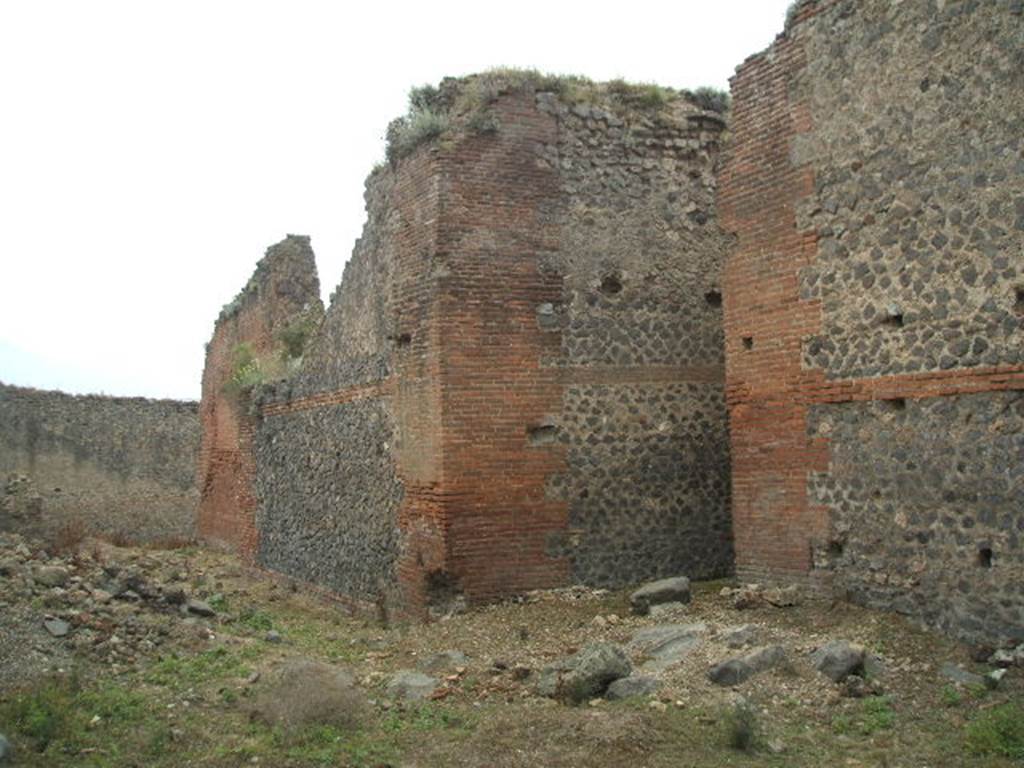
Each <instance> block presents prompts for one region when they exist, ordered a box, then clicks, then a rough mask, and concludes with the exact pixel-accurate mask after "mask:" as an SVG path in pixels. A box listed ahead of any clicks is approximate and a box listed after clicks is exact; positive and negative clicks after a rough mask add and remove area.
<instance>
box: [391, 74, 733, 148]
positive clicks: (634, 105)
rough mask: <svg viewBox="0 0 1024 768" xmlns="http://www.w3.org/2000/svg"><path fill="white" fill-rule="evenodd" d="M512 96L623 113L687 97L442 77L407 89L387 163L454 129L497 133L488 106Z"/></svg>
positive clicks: (616, 84) (628, 86)
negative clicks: (612, 107) (610, 106)
mask: <svg viewBox="0 0 1024 768" xmlns="http://www.w3.org/2000/svg"><path fill="white" fill-rule="evenodd" d="M703 90H704V89H702V91H703ZM708 90H709V91H710V89H708ZM515 92H532V93H552V94H554V95H555V96H557V97H558V99H559V100H561V101H562V102H564V103H566V104H573V105H575V104H599V103H602V102H612V103H614V104H617V105H619V106H620V107H623V108H625V109H628V110H632V111H635V112H648V113H650V112H658V111H660V110H663V109H665V108H666V107H667V106H668V105H669V104H670V103H671V102H672V101H674V100H676V99H678V98H679V97H680V96H685V95H687V94H686V93H685V92H682V91H677V90H674V89H672V88H667V87H664V86H660V85H656V84H654V83H628V82H626V81H625V80H622V79H617V80H613V81H611V82H610V83H607V84H600V83H595V82H593V81H592V80H590V79H588V78H586V77H582V76H580V75H555V74H548V73H544V72H539V71H537V70H535V69H516V68H509V67H498V68H495V69H490V70H487V71H486V72H481V73H480V74H477V75H471V76H469V77H465V78H460V79H456V78H446V79H445V80H443V81H442V82H441V84H440V86H433V85H423V86H420V87H417V88H413V89H412V90H411V91H409V104H408V109H407V111H406V114H405V115H403V116H402V117H399V118H398V119H396V120H393V121H392V122H391V124H390V125H389V126H388V129H387V149H386V154H387V160H388V162H389V163H390V164H391V165H392V166H394V164H395V163H397V162H398V160H400V159H401V158H403V157H406V156H407V155H409V154H410V153H411V152H412V151H413V150H415V149H416V148H417V147H418V146H420V145H422V144H424V143H426V142H428V141H431V140H432V139H435V138H437V137H439V136H441V135H442V134H444V133H446V132H448V131H451V130H453V129H454V128H455V127H456V126H459V127H463V128H465V129H466V130H468V131H469V132H471V133H477V134H479V133H492V132H494V131H497V130H499V129H500V125H499V124H498V122H497V120H496V118H495V117H494V116H493V115H491V114H489V113H488V107H489V105H491V104H493V103H494V102H495V101H496V100H497V99H498V97H500V96H502V95H503V94H506V93H515ZM691 98H700V99H704V100H705V101H706V102H707V103H713V104H715V105H720V104H721V103H722V95H721V94H720V93H718V95H715V96H711V95H709V94H705V95H704V96H700V97H691ZM725 98H726V99H727V98H728V97H727V96H726V97H725ZM694 103H697V102H696V101H695V102H694Z"/></svg>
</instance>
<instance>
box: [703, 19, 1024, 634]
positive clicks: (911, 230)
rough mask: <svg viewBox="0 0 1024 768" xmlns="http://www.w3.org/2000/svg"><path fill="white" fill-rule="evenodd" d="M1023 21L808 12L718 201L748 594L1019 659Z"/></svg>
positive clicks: (749, 83)
mask: <svg viewBox="0 0 1024 768" xmlns="http://www.w3.org/2000/svg"><path fill="white" fill-rule="evenodd" d="M1021 12H1022V8H1021V4H1020V3H1019V2H1012V1H1008V0H990V1H989V2H978V1H977V0H969V1H965V2H939V1H938V0H910V1H908V2H902V3H892V2H888V1H887V0H862V1H860V2H851V1H850V0H841V1H840V2H824V0H822V1H820V2H813V1H811V0H808V1H806V2H803V3H801V4H800V5H799V6H798V7H797V8H796V9H795V12H794V15H793V20H792V22H791V24H790V25H789V26H788V28H787V30H786V33H785V34H784V35H782V36H780V38H779V39H778V40H777V41H776V43H775V44H774V45H773V46H772V47H771V49H769V51H767V52H765V53H763V54H760V55H758V56H755V57H752V58H751V59H749V60H748V61H747V62H745V63H744V64H743V65H742V66H741V67H740V68H739V70H738V72H737V75H736V77H735V78H734V80H733V97H734V106H733V116H732V121H731V126H730V127H731V129H732V131H733V134H734V135H733V140H732V144H731V149H730V152H729V159H728V161H727V163H726V164H725V168H724V171H723V174H722V189H721V196H720V213H721V220H722V222H723V226H724V227H725V228H726V229H728V230H730V231H732V232H735V233H736V235H737V236H738V241H737V247H736V249H735V250H734V252H733V253H732V255H731V256H730V258H729V260H728V262H727V267H726V276H725V328H726V349H727V359H728V363H727V391H728V400H729V405H730V416H731V424H732V457H733V472H734V475H733V493H734V506H733V509H734V526H735V531H736V551H737V570H738V572H739V573H740V574H743V575H750V576H758V577H762V576H765V575H770V576H773V577H779V576H785V575H788V576H793V577H810V578H811V580H812V581H815V582H819V583H822V584H830V585H831V586H832V588H834V589H836V590H838V591H840V592H841V593H845V594H846V595H848V596H850V597H852V598H853V599H856V600H858V601H861V602H864V603H867V604H870V605H875V606H881V607H888V608H893V609H896V610H898V611H900V612H903V613H907V614H910V615H913V616H916V617H919V618H921V619H923V620H925V621H926V622H927V623H929V624H931V625H933V626H936V627H939V628H942V629H943V630H945V631H947V632H950V633H953V634H957V635H960V636H962V637H965V638H968V639H979V638H986V639H989V640H992V639H995V640H1015V641H1018V642H1019V641H1020V640H1022V639H1024V593H1022V592H1021V591H1020V589H1019V585H1020V584H1021V580H1022V578H1024V548H1022V541H1021V538H1022V536H1024V394H1022V392H1021V390H1024V154H1022V150H1024V147H1022V135H1021V130H1020V126H1021V122H1022V118H1024V88H1022V87H1021V86H1022V85H1024V80H1022V72H1024V18H1022V15H1021Z"/></svg>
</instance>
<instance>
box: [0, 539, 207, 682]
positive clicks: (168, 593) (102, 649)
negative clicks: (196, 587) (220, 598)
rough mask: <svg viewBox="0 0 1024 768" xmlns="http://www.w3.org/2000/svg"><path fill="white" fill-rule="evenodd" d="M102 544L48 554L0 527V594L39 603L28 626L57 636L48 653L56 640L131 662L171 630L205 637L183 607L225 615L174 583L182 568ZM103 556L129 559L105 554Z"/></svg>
mask: <svg viewBox="0 0 1024 768" xmlns="http://www.w3.org/2000/svg"><path fill="white" fill-rule="evenodd" d="M105 551H106V552H107V553H108V554H107V555H102V556H98V555H99V553H100V552H101V549H100V547H99V545H97V548H96V549H95V551H94V552H93V554H92V555H88V554H76V555H69V556H66V557H60V556H54V555H49V554H47V552H46V551H45V550H43V549H35V548H30V547H29V546H28V545H27V544H26V542H25V540H24V539H23V538H22V537H21V536H20V535H18V534H13V533H0V578H2V579H3V580H4V581H3V584H2V586H0V596H2V597H3V599H4V600H5V601H10V602H11V604H12V606H18V607H19V610H26V609H28V608H29V606H31V605H36V604H39V605H41V607H42V610H40V611H39V614H41V615H38V618H37V619H36V621H37V622H38V623H36V624H34V626H35V627H37V628H38V631H39V632H40V633H43V634H45V636H46V637H48V638H52V639H53V640H55V641H58V643H57V644H56V645H54V646H53V647H52V648H50V649H49V650H47V651H46V653H47V654H49V655H53V654H54V653H56V652H57V651H58V649H59V648H61V647H63V648H66V649H67V650H71V651H74V652H77V653H84V654H87V655H90V656H92V657H95V658H97V659H99V660H103V661H107V662H112V663H115V662H132V661H135V660H136V659H137V658H138V657H139V656H140V655H141V654H144V653H150V652H153V651H154V650H156V649H157V648H158V647H159V646H161V645H163V644H164V643H165V642H166V640H167V639H168V637H169V636H170V635H171V634H172V632H176V631H179V632H196V631H198V632H199V636H200V637H202V636H209V634H210V630H209V629H208V627H206V626H204V625H203V624H197V623H196V621H197V620H196V619H195V618H192V619H189V618H184V617H183V615H182V613H181V612H180V611H181V609H182V608H183V607H184V608H185V610H186V611H187V612H188V614H189V615H191V616H197V615H198V616H199V617H201V618H203V619H221V618H224V617H218V615H217V613H216V611H214V610H213V609H212V608H211V607H210V606H209V605H208V604H207V603H204V602H203V601H201V600H199V599H196V598H193V599H191V600H190V599H188V597H187V596H186V594H185V591H184V589H183V588H182V585H181V584H178V583H174V582H177V581H180V580H182V579H183V577H182V576H181V574H180V573H173V574H163V573H162V572H161V569H162V568H163V565H162V563H161V562H160V561H159V560H158V559H157V558H154V557H151V556H149V555H146V554H138V553H131V552H128V553H126V552H123V551H120V550H117V549H116V548H111V547H108V548H107V550H105ZM110 553H113V554H110ZM107 556H110V557H112V558H113V557H124V558H126V559H129V558H130V559H132V560H133V562H130V563H121V562H116V561H113V560H111V561H105V558H106V557H107ZM197 609H198V610H197ZM22 655H23V654H22ZM6 663H13V661H10V660H9V661H7V662H6Z"/></svg>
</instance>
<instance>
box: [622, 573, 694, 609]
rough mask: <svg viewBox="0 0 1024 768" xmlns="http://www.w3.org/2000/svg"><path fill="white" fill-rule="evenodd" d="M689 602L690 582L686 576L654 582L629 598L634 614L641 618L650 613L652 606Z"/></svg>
mask: <svg viewBox="0 0 1024 768" xmlns="http://www.w3.org/2000/svg"><path fill="white" fill-rule="evenodd" d="M688 602H690V580H689V579H688V578H686V577H685V576H676V577H674V578H671V579H661V580H660V581H652V582H651V583H650V584H645V585H644V586H642V587H640V589H638V590H637V591H636V592H634V593H633V594H632V595H630V596H629V606H630V608H631V609H632V611H633V613H635V614H637V615H639V616H644V615H646V614H647V613H648V612H650V610H651V606H652V605H658V604H659V603H688Z"/></svg>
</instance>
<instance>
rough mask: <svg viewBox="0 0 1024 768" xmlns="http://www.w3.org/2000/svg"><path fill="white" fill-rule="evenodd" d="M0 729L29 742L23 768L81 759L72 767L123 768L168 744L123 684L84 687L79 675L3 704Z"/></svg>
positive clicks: (142, 702)
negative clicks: (11, 729) (129, 762)
mask: <svg viewBox="0 0 1024 768" xmlns="http://www.w3.org/2000/svg"><path fill="white" fill-rule="evenodd" d="M0 723H4V724H5V725H9V726H13V734H17V735H18V736H20V737H23V738H24V739H25V742H26V743H27V745H28V746H29V748H30V750H31V752H30V753H26V754H23V755H22V756H21V758H20V759H19V764H21V763H24V764H25V765H32V764H35V763H34V761H35V760H36V759H38V760H39V763H38V764H41V765H51V764H53V765H55V764H60V761H61V760H62V759H67V757H68V756H77V757H76V759H75V760H74V761H73V762H71V763H68V764H75V765H103V766H106V765H110V766H114V765H125V764H127V761H129V760H130V759H132V758H134V757H143V758H144V757H149V756H156V755H159V754H160V752H161V750H162V749H163V746H164V744H165V743H166V740H167V738H168V729H167V727H166V726H165V724H163V723H161V722H160V721H159V720H158V719H157V718H155V717H154V715H153V711H152V710H151V708H150V707H149V703H148V702H147V700H146V697H145V696H144V695H143V694H142V693H140V692H139V691H137V690H134V689H133V688H132V687H129V686H128V685H127V684H123V683H114V682H103V683H98V684H94V685H91V686H90V685H85V684H83V683H82V682H81V681H80V680H79V678H78V677H77V676H75V675H71V676H63V677H55V678H50V679H48V680H46V681H44V682H42V683H41V684H40V685H39V686H38V687H36V688H34V689H31V690H28V691H22V692H21V693H19V694H17V695H15V696H14V697H13V698H11V699H10V700H9V701H7V702H4V703H3V704H0ZM5 730H6V729H5Z"/></svg>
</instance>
